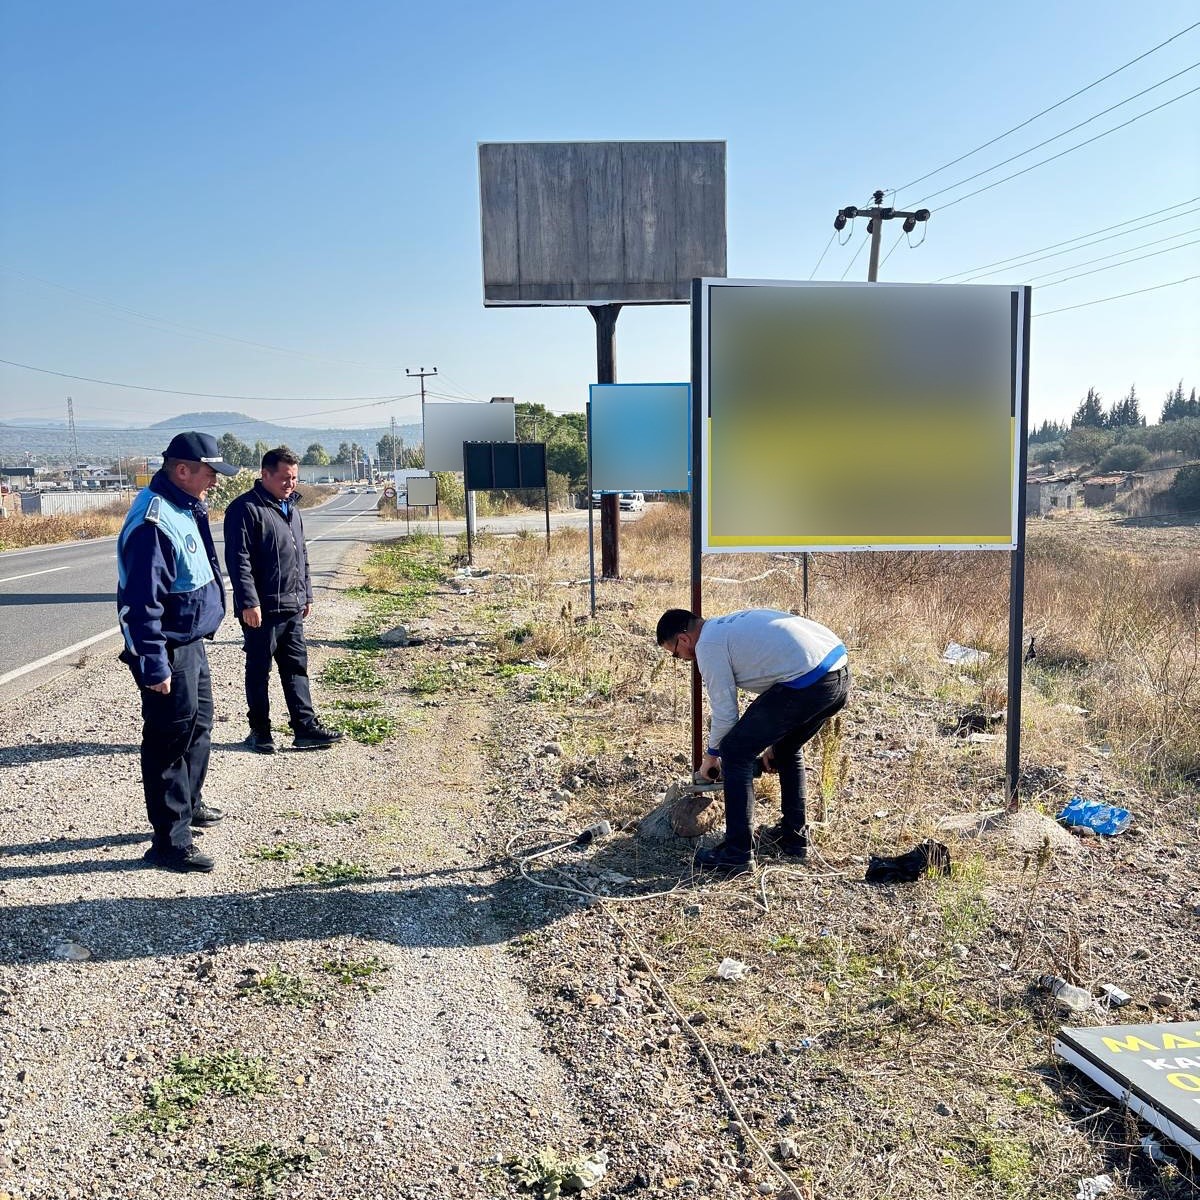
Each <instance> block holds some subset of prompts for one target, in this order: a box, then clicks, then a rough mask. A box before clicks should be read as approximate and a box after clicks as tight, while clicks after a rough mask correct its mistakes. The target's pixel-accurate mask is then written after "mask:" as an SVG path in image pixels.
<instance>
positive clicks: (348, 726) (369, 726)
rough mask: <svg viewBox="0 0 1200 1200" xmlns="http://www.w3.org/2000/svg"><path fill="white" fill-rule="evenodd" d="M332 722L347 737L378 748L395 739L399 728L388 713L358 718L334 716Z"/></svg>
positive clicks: (360, 715)
mask: <svg viewBox="0 0 1200 1200" xmlns="http://www.w3.org/2000/svg"><path fill="white" fill-rule="evenodd" d="M330 722H331V724H332V725H333V727H334V728H335V729H340V730H341V731H342V732H343V733H345V734H346V735H347V736H349V737H352V738H353V739H354V740H355V741H356V742H359V743H361V744H362V745H364V746H378V745H379V743H380V742H382V741H384V740H385V739H386V738H390V737H394V736H395V733H396V730H397V728H398V726H397V725H396V722H395V720H394V719H393V718H392V717H390V716H388V715H387V713H375V712H366V713H360V714H359V715H358V716H354V717H350V716H340V715H339V716H333V717H331V718H330Z"/></svg>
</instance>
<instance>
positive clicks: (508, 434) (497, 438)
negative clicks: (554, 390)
mask: <svg viewBox="0 0 1200 1200" xmlns="http://www.w3.org/2000/svg"><path fill="white" fill-rule="evenodd" d="M516 440H517V418H516V407H515V406H514V405H513V404H512V403H503V402H502V403H496V404H441V403H437V402H434V401H430V403H428V404H426V405H425V470H427V471H457V472H458V473H459V474H462V469H463V442H515V441H516Z"/></svg>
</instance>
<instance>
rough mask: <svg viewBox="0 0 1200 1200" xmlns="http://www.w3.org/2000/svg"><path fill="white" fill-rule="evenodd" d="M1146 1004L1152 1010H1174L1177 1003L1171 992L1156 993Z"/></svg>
mask: <svg viewBox="0 0 1200 1200" xmlns="http://www.w3.org/2000/svg"><path fill="white" fill-rule="evenodd" d="M1146 1003H1147V1004H1149V1005H1150V1007H1151V1008H1174V1007H1175V1005H1176V1003H1177V1001H1176V999H1175V997H1174V996H1172V995H1171V993H1170V992H1155V993H1154V995H1153V996H1151V997H1150V998H1149V999H1148V1000H1147V1001H1146Z"/></svg>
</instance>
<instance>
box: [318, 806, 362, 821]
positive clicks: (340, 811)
mask: <svg viewBox="0 0 1200 1200" xmlns="http://www.w3.org/2000/svg"><path fill="white" fill-rule="evenodd" d="M361 816H362V813H360V812H359V811H358V809H356V808H331V809H330V810H329V811H328V812H327V813H322V814H321V822H322V823H323V824H325V825H353V824H354V822H355V821H357V820H358V819H359V817H361Z"/></svg>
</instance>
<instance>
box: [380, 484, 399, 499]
mask: <svg viewBox="0 0 1200 1200" xmlns="http://www.w3.org/2000/svg"><path fill="white" fill-rule="evenodd" d="M383 498H384V499H385V500H395V498H396V489H395V488H394V487H386V488H384V489H383Z"/></svg>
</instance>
